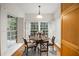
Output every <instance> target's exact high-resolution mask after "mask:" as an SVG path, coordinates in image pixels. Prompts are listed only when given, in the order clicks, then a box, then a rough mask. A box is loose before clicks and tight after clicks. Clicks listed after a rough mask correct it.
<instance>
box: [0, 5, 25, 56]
mask: <svg viewBox="0 0 79 59" xmlns="http://www.w3.org/2000/svg"><path fill="white" fill-rule="evenodd" d="M8 14H9V15H12V16H16V17H23V16H24V15H23V13H22V11H21V10H20V9H18V7H17V6H15V5H13V4H1V24H0V26H1V31H0V32H1V35H0V36H1V55H6V54H7V52H8V51H11V50H7V20H8V19H7V15H8Z"/></svg>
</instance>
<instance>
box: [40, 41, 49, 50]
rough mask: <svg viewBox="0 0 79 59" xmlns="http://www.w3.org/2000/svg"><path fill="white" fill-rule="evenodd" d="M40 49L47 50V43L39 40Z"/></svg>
mask: <svg viewBox="0 0 79 59" xmlns="http://www.w3.org/2000/svg"><path fill="white" fill-rule="evenodd" d="M40 41H41V42H40V49H47V50H48V41H43V40H40Z"/></svg>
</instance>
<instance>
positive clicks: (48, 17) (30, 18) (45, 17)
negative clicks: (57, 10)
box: [25, 14, 55, 39]
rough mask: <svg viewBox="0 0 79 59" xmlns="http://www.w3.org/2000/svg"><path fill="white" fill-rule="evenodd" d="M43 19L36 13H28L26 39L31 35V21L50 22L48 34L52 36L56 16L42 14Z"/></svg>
mask: <svg viewBox="0 0 79 59" xmlns="http://www.w3.org/2000/svg"><path fill="white" fill-rule="evenodd" d="M42 16H43V19H37V18H36V14H26V17H25V19H26V39H28V35H30V23H31V22H38V23H40V22H48V32H49V33H48V36H49V37H50V38H51V37H52V35H53V33H54V29H55V28H54V17H53V14H42Z"/></svg>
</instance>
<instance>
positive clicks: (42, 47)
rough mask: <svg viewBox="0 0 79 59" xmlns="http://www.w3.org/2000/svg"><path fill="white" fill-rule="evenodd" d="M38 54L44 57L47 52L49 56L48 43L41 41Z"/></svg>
mask: <svg viewBox="0 0 79 59" xmlns="http://www.w3.org/2000/svg"><path fill="white" fill-rule="evenodd" d="M38 52H39V54H40V56H41V55H42V53H43V52H46V53H47V56H48V41H43V40H40V46H39V47H38Z"/></svg>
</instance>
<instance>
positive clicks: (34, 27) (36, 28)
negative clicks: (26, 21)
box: [31, 22, 48, 36]
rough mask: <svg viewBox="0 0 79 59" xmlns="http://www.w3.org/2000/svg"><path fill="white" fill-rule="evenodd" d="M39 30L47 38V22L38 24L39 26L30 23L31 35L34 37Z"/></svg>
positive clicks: (35, 23) (36, 23)
mask: <svg viewBox="0 0 79 59" xmlns="http://www.w3.org/2000/svg"><path fill="white" fill-rule="evenodd" d="M39 25H40V27H39ZM39 30H40V31H42V32H44V34H45V35H47V36H48V22H40V24H39V23H38V22H31V35H35V33H36V32H38V31H39Z"/></svg>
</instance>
